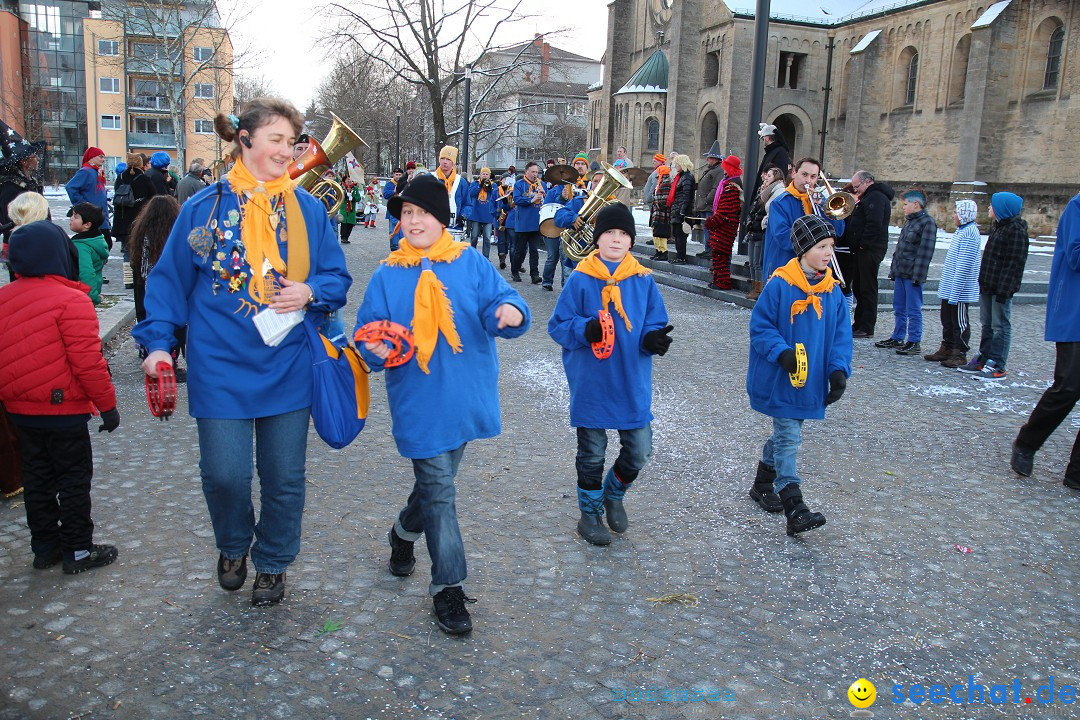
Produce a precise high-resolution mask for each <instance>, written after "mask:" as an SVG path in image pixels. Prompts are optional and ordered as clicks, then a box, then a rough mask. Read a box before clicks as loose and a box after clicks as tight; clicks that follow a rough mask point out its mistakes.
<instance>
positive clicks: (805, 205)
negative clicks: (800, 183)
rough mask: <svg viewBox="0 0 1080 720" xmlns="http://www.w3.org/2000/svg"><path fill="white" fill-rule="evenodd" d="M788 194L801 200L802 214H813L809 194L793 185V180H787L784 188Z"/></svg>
mask: <svg viewBox="0 0 1080 720" xmlns="http://www.w3.org/2000/svg"><path fill="white" fill-rule="evenodd" d="M785 190H787V191H788V193H789V194H790V195H794V196H795V197H797V198H799V200H801V201H802V210H803V214H804V215H813V214H814V201H813V200H811V199H810V194H809V193H807V192H804V191H803V190H800V189H798V188H797V187H795V182H794V181H792V182H789V183H788V186H787V187H786V188H785Z"/></svg>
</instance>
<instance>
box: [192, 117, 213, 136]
mask: <svg viewBox="0 0 1080 720" xmlns="http://www.w3.org/2000/svg"><path fill="white" fill-rule="evenodd" d="M195 132H196V133H198V134H199V135H213V134H214V121H213V120H196V121H195Z"/></svg>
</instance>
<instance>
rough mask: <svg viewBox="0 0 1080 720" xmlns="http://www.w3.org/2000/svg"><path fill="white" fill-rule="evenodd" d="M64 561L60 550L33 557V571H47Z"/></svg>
mask: <svg viewBox="0 0 1080 720" xmlns="http://www.w3.org/2000/svg"><path fill="white" fill-rule="evenodd" d="M63 559H64V553H63V552H61V551H60V550H53V551H52V552H47V553H44V554H42V555H36V554H35V555H34V569H35V570H48V569H49V568H51V567H52V566H53V565H55V564H56V563H58V562H60V561H61V560H63Z"/></svg>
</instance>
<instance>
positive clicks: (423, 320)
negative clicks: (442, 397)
mask: <svg viewBox="0 0 1080 720" xmlns="http://www.w3.org/2000/svg"><path fill="white" fill-rule="evenodd" d="M467 247H468V244H467V243H459V242H454V239H453V238H452V237H451V236H450V233H448V232H447V231H446V229H445V228H443V232H442V236H441V237H440V238H439V239H438V240H436V241H435V244H434V245H432V246H431V247H429V248H428V249H427V250H419V249H417V248H414V247H413V246H412V245H410V244H409V241H408V240H406V239H404V238H402V239H401V241H400V242H399V244H398V249H397V250H395V251H394V252H392V253H390V255H389V256H388V257H387V258H386V259H385V260H383V264H384V265H390V266H391V267H416V266H417V265H420V266H421V268H422V269H421V271H420V279H419V280H417V281H416V291H415V292H414V294H413V319H412V331H413V341H414V343H415V346H416V364H417V365H419V366H420V369H421V370H423V371H424V372H425V373H426V374H428V375H430V374H431V370H430V369H429V368H428V361H429V360H431V356H432V355H433V354H434V353H435V345H436V344H437V343H438V342H439V333H440V332H441V333H442V334H443V337H445V338H446V342H447V343H449V345H450V349H451V350H453V351H454V352H455V353H459V352H461V350H462V346H461V338H460V337H459V336H458V332H457V328H456V327H455V326H454V309H453V308H452V307H451V306H450V298H448V297H446V286H445V285H443V284H442V283H441V282H440V281H439V278H438V276H437V275H435V271H434V270H433V269H432V267H431V263H433V262H446V263H449V262H453V261H454V260H457V259H458V258H459V257H460V256H461V253H463V252H465V248H467Z"/></svg>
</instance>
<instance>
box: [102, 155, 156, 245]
mask: <svg viewBox="0 0 1080 720" xmlns="http://www.w3.org/2000/svg"><path fill="white" fill-rule="evenodd" d="M124 184H127V185H130V186H131V195H132V197H134V198H135V205H134V207H124V206H123V205H117V204H115V203H114V204H113V229H112V234H113V235H117V236H120V237H126V236H127V234H128V232H130V230H131V223H133V222H135V216H136V215H138V214H139V211H140V210H142V209H143V205H145V204H146V201H147V200H149V199H150V198H152V197H154V184H153V183H152V182H151V181H150V178H148V177H146V173H144V172H143V171H142V170H136V169H134V168H128V169H127V170H125V171H124V172H122V173H120V177H118V178H116V185H124Z"/></svg>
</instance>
